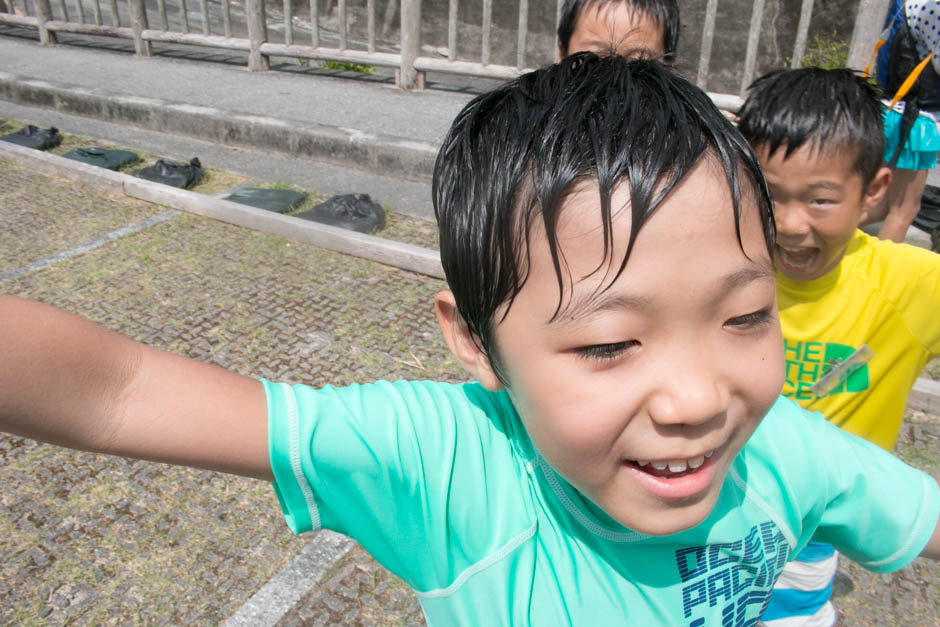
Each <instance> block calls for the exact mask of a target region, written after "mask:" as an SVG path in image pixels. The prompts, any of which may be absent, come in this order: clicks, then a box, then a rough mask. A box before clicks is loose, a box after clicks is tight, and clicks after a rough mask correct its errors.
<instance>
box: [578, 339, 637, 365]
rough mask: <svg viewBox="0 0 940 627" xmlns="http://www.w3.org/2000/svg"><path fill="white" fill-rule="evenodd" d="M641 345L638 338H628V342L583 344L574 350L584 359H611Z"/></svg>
mask: <svg viewBox="0 0 940 627" xmlns="http://www.w3.org/2000/svg"><path fill="white" fill-rule="evenodd" d="M639 345H640V343H639V342H637V341H636V340H628V341H626V342H614V343H612V344H594V345H592V346H581V347H579V348H576V349H574V352H575V354H576V355H577V356H578V357H581V358H583V359H591V360H596V361H610V360H612V359H616V358H618V357H620V356H622V355H623V354H624V353H625V352H627V351H628V350H630V349H631V348H633V347H634V346H639Z"/></svg>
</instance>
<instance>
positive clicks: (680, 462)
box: [634, 451, 715, 473]
mask: <svg viewBox="0 0 940 627" xmlns="http://www.w3.org/2000/svg"><path fill="white" fill-rule="evenodd" d="M714 453H715V451H708V452H707V453H705V454H704V455H699V456H698V457H693V458H691V459H670V460H669V461H665V462H651V461H649V460H646V459H637V460H634V463H635V464H636V465H637V466H640V467H641V468H642V467H643V466H650V467H651V468H652V469H653V470H659V471H662V470H666V469H667V468H668V469H669V472H674V473H680V472H685V471H687V470H689V469H690V468H691V469H692V470H695V469H697V468H701V467H702V464H704V463H705V460H706V459H708V458H709V457H711V456H712V455H713V454H714Z"/></svg>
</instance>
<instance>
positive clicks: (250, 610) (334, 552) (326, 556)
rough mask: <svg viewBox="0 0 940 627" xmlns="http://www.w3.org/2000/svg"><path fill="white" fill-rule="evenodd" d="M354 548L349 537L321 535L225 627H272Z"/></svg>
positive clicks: (224, 626)
mask: <svg viewBox="0 0 940 627" xmlns="http://www.w3.org/2000/svg"><path fill="white" fill-rule="evenodd" d="M353 544H354V542H353V541H352V540H351V539H349V538H347V537H346V536H343V535H340V534H338V533H334V532H332V531H320V532H319V533H317V535H316V536H315V537H314V538H313V539H312V540H311V541H310V542H308V543H307V546H306V547H304V549H303V551H301V553H300V555H298V556H297V557H295V558H294V560H293V561H292V562H291V563H290V564H288V565H287V566H285V567H284V568H283V569H282V570H281V572H279V573H278V574H276V575H274V577H272V578H271V580H270V581H268V583H266V584H264V586H263V587H262V588H261V589H260V590H258V591H257V592H255V593H254V594H253V595H252V596H251V598H250V599H248V601H246V602H245V604H244V605H242V606H241V607H240V608H239V610H238V611H237V612H235V614H233V615H232V616H231V617H230V618H229V619H228V620H227V621H225V622H224V623H223V624H222V627H269V626H270V627H273V625H275V624H277V622H278V621H279V620H281V618H283V617H284V615H285V614H287V612H289V611H290V610H291V608H292V607H294V605H295V604H296V603H297V601H299V600H300V599H301V598H302V597H303V596H304V595H305V594H306V593H307V592H308V591H309V590H310V589H311V588H313V587H314V586H315V585H316V584H317V583H318V582H319V581H320V579H321V578H322V577H323V574H324V573H325V572H326V571H327V570H329V568H330V567H331V566H332V565H333V564H334V563H336V562H337V561H338V560H339V559H340V558H341V557H343V556H344V555H346V553H347V552H349V549H351V548H352V547H353Z"/></svg>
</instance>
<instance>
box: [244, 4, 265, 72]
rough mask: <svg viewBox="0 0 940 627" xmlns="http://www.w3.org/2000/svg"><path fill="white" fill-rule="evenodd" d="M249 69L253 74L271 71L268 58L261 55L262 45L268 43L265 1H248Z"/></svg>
mask: <svg viewBox="0 0 940 627" xmlns="http://www.w3.org/2000/svg"><path fill="white" fill-rule="evenodd" d="M246 8H247V13H248V43H249V44H250V46H251V50H250V52H249V53H248V69H249V70H251V71H252V72H264V71H265V70H268V69H270V67H271V62H270V60H269V59H268V56H267V55H265V54H261V44H263V43H266V42H267V41H268V25H267V24H266V23H265V21H264V0H248V3H247V5H246Z"/></svg>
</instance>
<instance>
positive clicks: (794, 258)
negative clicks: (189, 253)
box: [776, 244, 819, 272]
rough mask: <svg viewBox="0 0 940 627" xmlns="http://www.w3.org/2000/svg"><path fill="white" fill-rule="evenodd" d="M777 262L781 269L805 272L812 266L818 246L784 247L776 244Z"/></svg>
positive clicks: (817, 252)
mask: <svg viewBox="0 0 940 627" xmlns="http://www.w3.org/2000/svg"><path fill="white" fill-rule="evenodd" d="M776 248H777V262H778V263H779V264H780V265H781V266H782V267H783V268H782V269H783V270H787V271H791V272H805V271H807V270H809V269H810V268H812V266H813V262H815V261H816V257H817V255H818V254H819V249H818V248H806V247H799V248H784V247H783V246H781V245H780V244H777V246H776Z"/></svg>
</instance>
